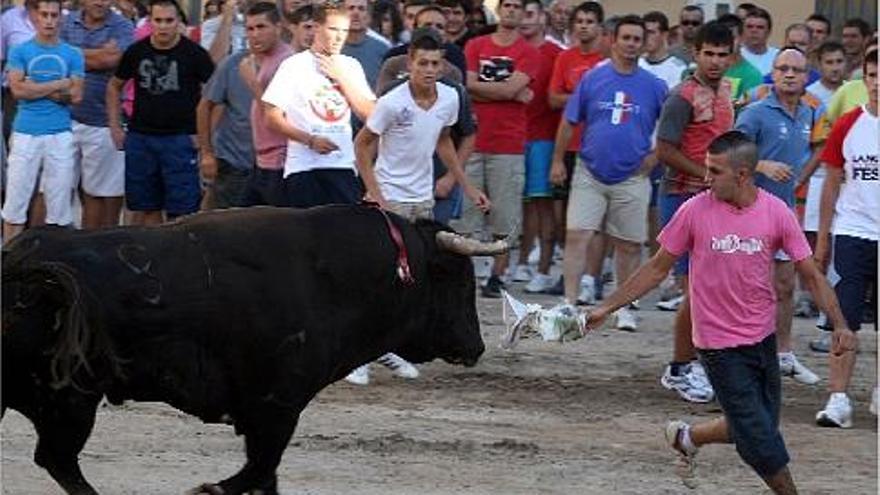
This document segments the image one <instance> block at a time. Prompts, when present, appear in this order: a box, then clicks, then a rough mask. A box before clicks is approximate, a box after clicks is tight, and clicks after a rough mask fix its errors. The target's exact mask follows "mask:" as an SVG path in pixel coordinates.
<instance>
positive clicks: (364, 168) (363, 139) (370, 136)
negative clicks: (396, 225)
mask: <svg viewBox="0 0 880 495" xmlns="http://www.w3.org/2000/svg"><path fill="white" fill-rule="evenodd" d="M378 149H379V135H378V134H376V133H375V132H373V131H371V130H370V129H369V128H368V127H367V126H364V127H363V128H362V129H361V131H360V132H359V133H358V135H357V137H355V139H354V157H355V165H357V169H358V174H359V175H360V176H361V180H363V181H364V188H365V189H366V190H367V196H368V197H369V198H370V199H372V200H373V201H375V202H377V203H379V206H381V207H382V208H385V207H386V206H387V202H386V200H385V197H384V196H383V195H382V190H381V189H379V182H378V181H377V180H376V173H375V172H374V171H373V166H374V165H375V163H376V153H377V152H378Z"/></svg>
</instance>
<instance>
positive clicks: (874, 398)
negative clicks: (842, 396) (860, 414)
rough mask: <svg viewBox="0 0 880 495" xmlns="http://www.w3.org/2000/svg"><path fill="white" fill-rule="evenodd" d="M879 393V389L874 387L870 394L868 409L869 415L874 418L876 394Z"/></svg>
mask: <svg viewBox="0 0 880 495" xmlns="http://www.w3.org/2000/svg"><path fill="white" fill-rule="evenodd" d="M878 393H880V389H878V388H877V387H874V391H873V392H871V407H869V408H868V410H869V411H871V414H873V415H874V416H876V415H877V394H878Z"/></svg>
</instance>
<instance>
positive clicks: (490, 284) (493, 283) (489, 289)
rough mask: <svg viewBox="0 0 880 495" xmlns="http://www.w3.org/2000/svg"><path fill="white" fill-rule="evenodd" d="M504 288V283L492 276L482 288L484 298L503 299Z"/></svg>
mask: <svg viewBox="0 0 880 495" xmlns="http://www.w3.org/2000/svg"><path fill="white" fill-rule="evenodd" d="M503 288H504V282H502V281H501V279H500V278H498V277H497V276H495V275H492V276H491V277H489V278H488V279H487V280H486V283H485V284H484V285H483V287H482V293H483V297H486V298H489V299H500V298H501V289H503Z"/></svg>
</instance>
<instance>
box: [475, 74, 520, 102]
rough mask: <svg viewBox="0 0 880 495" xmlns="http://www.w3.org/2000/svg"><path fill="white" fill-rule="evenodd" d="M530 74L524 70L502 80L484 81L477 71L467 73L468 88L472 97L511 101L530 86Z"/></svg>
mask: <svg viewBox="0 0 880 495" xmlns="http://www.w3.org/2000/svg"><path fill="white" fill-rule="evenodd" d="M528 85H529V76H527V75H525V74H523V73H522V72H514V73H513V74H511V76H510V77H509V78H507V80H505V81H502V82H483V81H480V80H479V78H478V77H477V73H476V72H468V73H467V89H468V92H469V93H470V94H471V97H473V98H475V99H477V100H478V101H480V100H488V101H510V100H515V99H517V95H518V94H519V93H520V92H521V91H523V90H525V89H527V88H528Z"/></svg>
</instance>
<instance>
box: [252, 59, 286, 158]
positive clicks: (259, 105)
mask: <svg viewBox="0 0 880 495" xmlns="http://www.w3.org/2000/svg"><path fill="white" fill-rule="evenodd" d="M291 55H293V48H291V47H290V45H288V44H287V43H278V45H276V46H275V50H273V51H272V53H269V54H267V55H266V58H264V59H263V61H262V63H260V72H259V73H258V74H257V82H258V83H259V84H260V87H261V88H263V91H265V90H266V88H267V87H269V82H270V81H271V80H272V77H273V76H275V72H277V71H278V66H279V65H281V62H283V61H284V60H285V59H286V58H287V57H289V56H291ZM251 130H252V133H253V139H254V149H255V150H256V152H257V166H258V167H260V168H262V169H266V170H281V169H283V168H284V160H285V158H286V157H287V136H285V135H283V134H279V133H277V132H275V131H273V130H271V129H269V126H268V125H266V115H265V112H264V110H263V102H262V101H260V100H259V98H254V101H253V103H251Z"/></svg>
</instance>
